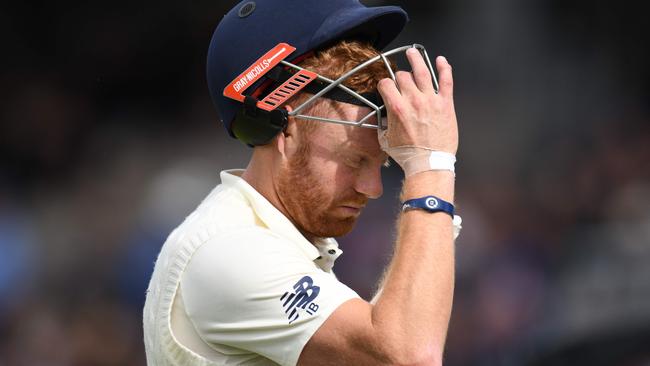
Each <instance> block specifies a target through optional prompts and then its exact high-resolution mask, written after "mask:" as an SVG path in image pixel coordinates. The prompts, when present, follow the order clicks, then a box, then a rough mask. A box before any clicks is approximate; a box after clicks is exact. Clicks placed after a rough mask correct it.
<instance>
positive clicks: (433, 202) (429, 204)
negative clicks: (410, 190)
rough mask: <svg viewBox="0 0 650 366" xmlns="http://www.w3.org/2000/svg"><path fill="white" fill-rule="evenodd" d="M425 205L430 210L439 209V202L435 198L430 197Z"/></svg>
mask: <svg viewBox="0 0 650 366" xmlns="http://www.w3.org/2000/svg"><path fill="white" fill-rule="evenodd" d="M425 204H426V205H427V207H428V208H431V209H435V208H438V200H437V199H435V198H434V197H428V198H427V200H426V201H425Z"/></svg>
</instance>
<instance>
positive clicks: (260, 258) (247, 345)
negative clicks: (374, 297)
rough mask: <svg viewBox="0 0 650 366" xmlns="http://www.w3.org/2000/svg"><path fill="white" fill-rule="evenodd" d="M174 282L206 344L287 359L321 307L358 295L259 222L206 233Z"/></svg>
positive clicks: (319, 317) (315, 324)
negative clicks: (216, 233)
mask: <svg viewBox="0 0 650 366" xmlns="http://www.w3.org/2000/svg"><path fill="white" fill-rule="evenodd" d="M181 287H182V291H183V301H184V302H185V308H186V312H187V315H188V317H189V318H190V320H191V321H192V323H193V324H194V326H195V328H196V330H197V332H198V333H199V336H200V337H201V338H202V339H203V340H204V341H205V342H206V343H208V344H217V345H227V346H230V347H236V348H239V349H243V350H247V351H250V352H253V353H257V354H259V355H262V356H264V357H266V358H268V359H271V360H273V361H274V362H276V363H278V364H281V365H295V364H296V363H297V362H298V357H299V356H300V353H301V352H302V349H303V347H304V346H305V344H306V343H307V341H308V340H309V339H310V338H311V336H312V335H313V334H314V333H315V332H316V331H317V330H318V328H319V327H320V326H321V325H322V324H323V322H325V320H327V318H328V317H329V315H330V314H331V313H332V312H333V311H334V310H336V308H338V307H339V306H340V305H341V304H342V303H344V302H345V301H347V300H350V299H353V298H359V295H358V294H357V293H356V292H354V291H353V290H352V289H350V288H349V287H347V286H346V285H344V284H343V283H341V282H339V281H338V280H337V279H336V277H334V276H333V275H332V274H331V273H327V272H324V271H322V270H321V269H320V268H319V267H318V266H316V264H315V263H314V262H313V261H311V260H310V259H309V258H307V257H306V256H305V254H304V253H303V252H302V251H300V249H299V248H298V247H297V246H296V244H294V243H292V242H290V241H287V240H285V239H282V238H280V237H278V236H277V235H276V234H274V233H272V232H270V231H268V230H265V229H261V228H259V229H258V228H255V229H247V230H246V231H245V232H238V233H234V234H230V235H227V236H222V237H219V238H216V239H212V240H210V241H208V242H206V243H205V244H203V245H202V246H201V247H199V249H197V251H196V252H195V253H194V255H193V257H192V259H191V260H190V262H189V264H188V266H187V268H186V269H185V271H184V273H183V276H182V279H181Z"/></svg>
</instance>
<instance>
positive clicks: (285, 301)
mask: <svg viewBox="0 0 650 366" xmlns="http://www.w3.org/2000/svg"><path fill="white" fill-rule="evenodd" d="M319 292H320V287H319V286H314V280H312V278H311V277H309V276H305V277H303V278H301V279H300V280H299V281H298V282H296V284H295V285H293V291H287V292H285V293H284V295H282V297H281V298H280V301H281V302H282V307H283V308H284V313H285V314H287V318H288V320H289V324H291V323H293V322H294V321H296V320H297V319H298V317H299V316H300V313H302V311H300V310H299V309H301V310H305V311H306V312H307V314H309V315H313V314H314V313H315V312H317V311H318V305H317V304H316V303H314V300H315V299H316V297H317V296H318V293H319Z"/></svg>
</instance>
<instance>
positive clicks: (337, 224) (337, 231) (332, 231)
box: [315, 217, 357, 238]
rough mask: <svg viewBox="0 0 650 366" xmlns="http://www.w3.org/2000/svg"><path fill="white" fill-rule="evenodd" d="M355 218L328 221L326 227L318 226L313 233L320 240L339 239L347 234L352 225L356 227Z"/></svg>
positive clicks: (352, 227)
mask: <svg viewBox="0 0 650 366" xmlns="http://www.w3.org/2000/svg"><path fill="white" fill-rule="evenodd" d="M356 222H357V219H356V217H350V218H346V219H343V220H341V219H335V220H329V221H328V224H327V225H324V226H320V227H319V228H318V230H317V232H316V233H315V235H316V236H318V237H321V238H331V237H339V236H344V235H346V234H349V233H350V231H352V229H354V225H356Z"/></svg>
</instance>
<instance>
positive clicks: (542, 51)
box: [0, 0, 650, 366]
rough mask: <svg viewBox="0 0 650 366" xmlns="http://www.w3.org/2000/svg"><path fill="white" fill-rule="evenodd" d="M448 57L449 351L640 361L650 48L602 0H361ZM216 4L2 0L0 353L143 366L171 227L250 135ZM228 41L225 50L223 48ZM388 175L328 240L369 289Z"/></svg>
mask: <svg viewBox="0 0 650 366" xmlns="http://www.w3.org/2000/svg"><path fill="white" fill-rule="evenodd" d="M364 3H366V4H369V5H382V4H388V3H390V4H398V5H402V6H403V7H404V8H405V9H406V10H407V11H408V12H409V13H410V14H411V23H410V24H409V25H408V27H407V30H406V31H405V32H404V33H403V34H402V35H401V36H400V38H399V39H398V40H397V41H396V42H394V44H393V45H394V46H399V45H402V44H408V43H412V42H418V43H422V44H424V45H425V46H426V47H427V49H428V51H429V53H430V54H433V55H437V54H444V55H446V56H447V57H448V59H450V61H451V63H452V65H453V66H454V73H455V79H456V87H455V90H456V108H457V110H458V117H459V118H458V119H459V124H460V129H461V146H460V151H459V156H458V159H459V163H458V165H457V170H458V171H457V206H458V211H459V213H460V215H461V216H462V217H463V227H464V228H463V230H462V232H461V235H460V237H459V239H458V240H457V243H456V248H457V280H456V294H455V300H454V309H453V315H452V320H451V324H450V330H449V337H448V342H447V352H446V362H445V364H446V365H449V366H465V365H471V366H473V365H479V366H482V365H623V366H640V365H649V364H650V348H649V347H647V345H648V344H650V265H648V263H650V103H648V101H649V100H650V98H649V97H650V92H649V90H650V89H649V88H648V86H650V72H649V71H648V69H647V66H646V65H647V64H648V63H649V62H650V57H649V56H650V54H649V53H650V51H649V50H648V47H647V43H648V37H647V33H648V32H647V31H646V30H643V29H642V24H643V20H642V19H641V16H642V13H641V12H638V11H634V9H633V8H630V7H628V6H625V5H624V4H623V3H624V2H623V3H620V4H614V5H612V4H611V3H609V2H608V3H605V2H604V1H596V2H593V1H591V2H587V1H582V0H569V1H560V0H553V1H542V0H536V1H532V0H531V1H528V2H518V1H515V0H498V1H493V2H482V1H478V0H472V1H466V2H452V1H445V2H426V3H425V2H420V1H406V0H404V1H396V2H384V1H364ZM233 4H234V1H229V2H207V1H193V2H153V1H143V2H140V3H138V4H134V3H130V4H118V3H100V4H91V3H82V4H77V3H69V4H68V3H60V2H58V3H44V4H38V5H37V4H31V3H13V4H10V5H6V6H5V5H3V7H5V10H3V11H2V12H0V30H2V32H0V33H2V36H3V37H4V38H5V39H4V42H3V44H4V49H5V50H10V52H5V54H4V56H3V58H4V59H3V61H2V62H3V64H4V66H5V67H3V68H2V69H0V82H1V83H2V86H3V87H2V88H1V89H0V107H1V109H0V118H1V122H0V366H4V365H12V366H13V365H16V366H22V365H26V366H32V365H54V366H58V365H74V366H76V365H80V366H81V365H84V366H86V365H87V366H94V365H98V366H99V365H143V364H145V359H144V347H143V342H142V325H141V324H142V321H141V316H142V306H143V304H144V297H145V290H146V287H147V284H148V280H149V276H150V275H151V272H152V269H153V263H154V261H155V259H156V255H157V253H158V251H159V249H160V247H161V245H162V243H163V242H164V240H165V238H166V236H167V235H168V234H169V232H170V231H171V230H172V229H173V228H174V227H175V226H177V225H178V224H179V223H180V222H181V221H182V220H183V218H184V217H185V215H187V214H188V213H189V212H191V211H192V209H193V208H194V207H195V206H196V205H197V204H198V203H199V202H200V200H201V199H202V198H203V197H204V196H205V195H206V194H207V193H208V192H209V191H210V190H211V189H212V188H213V187H214V186H215V185H216V184H218V183H219V171H220V170H222V169H229V168H240V167H244V166H245V164H246V162H247V159H248V157H249V155H250V152H251V151H250V149H249V148H247V147H246V146H244V145H242V144H241V143H239V142H237V141H235V140H232V139H230V138H228V137H227V136H226V133H225V130H224V129H223V128H222V127H221V126H220V125H219V122H218V117H217V114H216V112H215V111H214V108H213V106H212V104H211V102H210V100H209V97H208V94H207V87H206V83H205V76H204V67H205V61H204V60H205V54H206V51H207V45H208V42H209V38H210V36H211V33H212V30H213V28H214V26H215V25H216V24H217V22H218V20H219V19H220V18H221V15H222V14H223V13H224V12H225V11H226V10H227V9H228V8H230V7H231V6H232V5H233ZM224 57H227V50H224ZM400 181H401V172H400V171H399V168H398V167H397V166H396V165H395V164H393V166H392V167H389V168H386V169H385V171H384V192H385V193H384V196H383V197H382V198H380V199H378V200H376V201H373V202H371V203H370V204H369V206H368V208H367V209H366V212H364V214H363V215H362V217H361V219H360V222H359V224H358V226H357V228H356V229H355V230H354V231H353V232H352V233H350V234H349V235H347V236H346V237H343V238H340V240H339V242H340V243H341V247H342V249H343V251H344V254H343V255H342V256H341V257H340V259H339V260H338V261H337V266H336V267H335V270H336V272H337V275H338V277H339V278H340V279H341V280H342V281H343V282H345V283H347V284H349V285H350V286H351V287H352V288H353V289H354V290H356V291H357V292H358V293H359V294H360V295H362V296H363V297H365V298H370V297H371V296H372V294H373V291H375V285H376V283H377V281H378V279H379V278H380V277H381V274H382V271H383V268H384V265H385V264H386V263H387V262H388V260H389V258H390V255H391V246H392V239H393V236H394V229H393V224H394V220H395V215H396V212H397V203H398V200H397V196H398V191H399V188H400Z"/></svg>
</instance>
